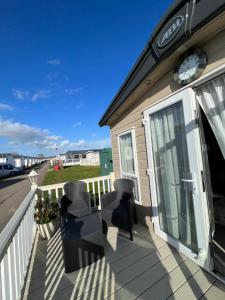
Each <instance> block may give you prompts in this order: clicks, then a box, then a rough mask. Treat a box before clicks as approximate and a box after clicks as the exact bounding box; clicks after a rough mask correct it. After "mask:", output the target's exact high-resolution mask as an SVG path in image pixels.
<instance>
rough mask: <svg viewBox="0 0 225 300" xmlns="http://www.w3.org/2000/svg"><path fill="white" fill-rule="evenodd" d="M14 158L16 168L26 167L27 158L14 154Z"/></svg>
mask: <svg viewBox="0 0 225 300" xmlns="http://www.w3.org/2000/svg"><path fill="white" fill-rule="evenodd" d="M14 159H15V167H16V168H22V169H24V168H25V158H24V157H23V156H14Z"/></svg>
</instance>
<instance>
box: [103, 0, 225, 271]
mask: <svg viewBox="0 0 225 300" xmlns="http://www.w3.org/2000/svg"><path fill="white" fill-rule="evenodd" d="M224 41H225V1H222V0H214V1H203V0H200V1H187V0H186V1H182V0H180V1H175V2H174V4H173V5H172V6H171V7H170V8H169V10H168V12H167V13H166V14H165V16H164V17H163V18H162V20H161V21H160V23H159V24H158V26H157V28H156V29H155V31H154V32H153V34H152V37H151V39H150V41H149V42H148V44H147V46H146V48H145V49H144V51H143V52H142V54H141V56H140V57H139V59H138V61H137V62H136V64H135V65H134V67H133V69H132V70H131V72H130V73H129V74H128V77H127V79H126V80H125V82H124V83H123V85H122V86H121V88H120V90H119V91H118V93H117V95H116V96H115V97H114V99H113V100H112V102H111V103H110V105H109V107H108V108H107V110H106V112H105V113H104V115H103V116H102V118H101V120H100V122H99V125H100V126H104V125H108V126H110V131H111V140H112V152H113V168H114V172H115V177H116V178H121V177H126V178H130V179H132V180H133V181H134V182H135V193H134V194H135V202H136V207H137V213H138V219H139V222H141V223H143V224H145V225H146V226H150V227H154V230H155V232H156V233H157V234H158V235H159V236H161V237H162V238H163V239H165V240H166V241H168V242H169V243H170V244H172V245H173V246H174V247H176V248H178V249H179V250H180V251H181V252H183V253H184V254H185V255H187V256H188V257H189V258H191V259H192V260H193V261H195V262H196V263H197V264H199V265H200V266H202V267H204V268H205V269H206V270H208V271H213V270H214V269H215V260H214V257H213V255H212V252H213V251H214V250H213V249H212V240H213V234H214V228H215V222H214V216H213V212H212V211H213V209H212V197H211V194H210V193H209V190H210V188H211V182H210V179H209V177H210V176H208V174H209V172H207V169H208V158H207V155H208V152H207V147H206V143H204V139H205V140H207V136H204V137H203V136H202V130H201V128H200V125H199V123H200V121H201V120H199V111H200V110H202V111H203V112H204V115H205V116H206V119H207V120H208V123H209V124H210V126H211V127H212V131H213V133H214V135H215V137H216V140H217V142H218V144H219V146H220V149H221V151H222V152H223V153H225V146H224V145H225V136H224V132H225V118H224V117H223V113H224V112H223V111H224V109H225V105H224V99H225V92H224V90H225V77H224V74H225V50H224V49H225V48H224V46H225V44H224ZM205 134H206V133H205ZM206 135H207V134H206ZM224 196H225V192H224ZM224 228H225V227H224ZM224 265H225V261H224Z"/></svg>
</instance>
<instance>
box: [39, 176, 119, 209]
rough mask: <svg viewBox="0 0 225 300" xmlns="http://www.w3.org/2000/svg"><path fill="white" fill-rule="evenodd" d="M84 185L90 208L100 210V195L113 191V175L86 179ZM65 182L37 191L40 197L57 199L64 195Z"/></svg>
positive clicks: (46, 186) (42, 187) (40, 188)
mask: <svg viewBox="0 0 225 300" xmlns="http://www.w3.org/2000/svg"><path fill="white" fill-rule="evenodd" d="M82 181H84V182H85V183H86V189H87V192H89V193H90V194H91V202H92V203H91V207H92V208H96V209H101V201H100V198H101V195H102V194H105V193H107V192H111V191H112V190H113V181H114V173H111V174H110V175H108V176H100V177H94V178H88V179H82ZM66 183H67V182H63V183H59V184H52V185H45V186H40V187H39V188H38V189H39V190H40V191H41V197H42V199H44V198H45V197H49V198H55V199H59V198H60V197H62V196H63V195H64V194H65V191H64V185H65V184H66Z"/></svg>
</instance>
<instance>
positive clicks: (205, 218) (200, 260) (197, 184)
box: [143, 88, 213, 271]
mask: <svg viewBox="0 0 225 300" xmlns="http://www.w3.org/2000/svg"><path fill="white" fill-rule="evenodd" d="M180 101H182V103H183V112H184V121H185V131H186V140H187V148H188V156H189V163H190V171H191V173H192V174H193V175H192V179H193V180H194V182H193V185H194V186H193V206H194V211H195V220H196V231H197V243H198V253H195V252H193V251H192V250H191V249H189V248H188V247H187V246H185V245H184V244H182V243H181V242H180V241H179V240H176V239H175V238H173V237H171V236H169V235H168V234H167V233H165V232H163V231H162V230H161V229H160V224H159V214H158V203H157V190H156V182H155V174H154V161H153V152H152V141H151V130H150V117H151V114H153V113H154V112H157V111H159V110H161V109H163V108H166V107H168V106H170V105H173V104H175V103H177V102H180ZM195 101H196V100H195V94H194V91H193V90H192V89H191V88H187V89H184V90H182V91H181V92H179V93H176V94H175V95H172V96H168V97H167V98H166V99H164V100H163V101H160V102H158V103H156V104H155V105H152V106H151V107H149V108H147V109H146V110H145V111H144V113H143V114H144V126H145V136H146V146H147V158H148V166H149V169H148V170H147V173H148V175H149V180H150V191H151V199H152V213H153V218H152V220H153V223H154V230H155V232H156V234H158V235H159V236H160V237H161V238H163V239H164V240H165V241H167V242H168V243H170V244H171V245H172V246H174V247H175V248H177V249H178V250H179V251H181V252H182V253H184V254H185V255H186V256H187V257H189V258H190V259H192V260H193V261H194V262H196V263H197V264H198V265H200V266H202V267H204V268H205V269H207V270H208V271H211V270H212V268H213V265H212V264H213V263H212V259H211V256H210V245H209V243H210V229H209V228H210V226H209V215H208V205H207V198H206V193H205V192H204V191H203V188H202V178H201V171H202V170H203V162H202V154H201V145H200V135H199V127H198V125H197V124H196V122H195V120H196V102H195Z"/></svg>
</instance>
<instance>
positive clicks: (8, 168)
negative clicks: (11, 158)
mask: <svg viewBox="0 0 225 300" xmlns="http://www.w3.org/2000/svg"><path fill="white" fill-rule="evenodd" d="M4 169H5V170H12V169H13V166H11V165H4Z"/></svg>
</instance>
